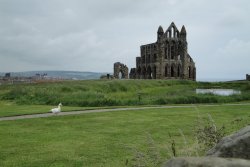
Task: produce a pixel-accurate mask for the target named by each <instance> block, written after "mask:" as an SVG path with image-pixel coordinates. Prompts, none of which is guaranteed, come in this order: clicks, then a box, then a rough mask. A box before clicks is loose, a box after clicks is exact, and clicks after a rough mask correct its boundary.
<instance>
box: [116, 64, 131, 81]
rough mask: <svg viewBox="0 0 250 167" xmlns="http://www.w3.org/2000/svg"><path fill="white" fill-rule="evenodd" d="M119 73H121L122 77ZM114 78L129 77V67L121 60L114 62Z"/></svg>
mask: <svg viewBox="0 0 250 167" xmlns="http://www.w3.org/2000/svg"><path fill="white" fill-rule="evenodd" d="M119 74H120V75H121V76H120V77H119ZM114 78H115V79H128V67H127V66H126V65H124V64H122V63H120V62H116V63H115V64H114Z"/></svg>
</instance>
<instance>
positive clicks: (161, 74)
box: [129, 22, 196, 80]
mask: <svg viewBox="0 0 250 167" xmlns="http://www.w3.org/2000/svg"><path fill="white" fill-rule="evenodd" d="M186 37H187V32H186V29H185V27H184V26H182V28H181V31H179V30H178V29H177V27H176V26H175V24H174V23H173V22H172V23H171V24H170V26H169V27H168V29H167V30H166V31H165V32H164V31H163V28H162V27H161V26H159V28H158V31H157V41H156V42H155V43H151V44H146V45H142V46H141V47H140V52H141V55H140V57H136V68H132V69H131V70H130V74H129V76H130V79H186V80H196V68H195V63H194V61H193V59H192V58H191V56H190V55H189V54H188V43H187V39H186Z"/></svg>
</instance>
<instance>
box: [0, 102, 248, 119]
mask: <svg viewBox="0 0 250 167" xmlns="http://www.w3.org/2000/svg"><path fill="white" fill-rule="evenodd" d="M223 105H224V106H237V105H250V103H239V104H203V105H202V104H200V105H182V106H180V105H172V106H150V107H133V108H131V107H130V108H112V109H95V110H84V111H68V112H60V113H57V114H53V113H44V114H30V115H20V116H9V117H2V118H1V117H0V121H10V120H19V119H30V118H43V117H53V116H66V115H79V114H87V113H98V112H111V111H131V110H146V109H160V108H193V107H196V106H223Z"/></svg>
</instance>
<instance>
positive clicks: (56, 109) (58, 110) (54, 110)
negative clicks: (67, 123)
mask: <svg viewBox="0 0 250 167" xmlns="http://www.w3.org/2000/svg"><path fill="white" fill-rule="evenodd" d="M61 106H62V103H59V104H58V107H57V108H53V109H51V110H50V111H51V112H52V113H54V114H57V113H59V112H61Z"/></svg>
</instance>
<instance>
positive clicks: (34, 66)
mask: <svg viewBox="0 0 250 167" xmlns="http://www.w3.org/2000/svg"><path fill="white" fill-rule="evenodd" d="M249 10H250V2H249V1H247V0H239V1H231V0H229V1H228V0H221V1H215V0H211V1H207V0H199V1H196V0H159V1H157V2H156V1H153V0H126V1H118V0H102V1H100V0H72V1H65V0H44V1H40V0H22V1H20V0H2V1H0V36H1V37H0V71H22V70H60V69H61V70H80V71H107V72H112V67H113V63H114V62H116V61H121V62H123V63H126V64H127V65H128V66H129V67H134V66H135V57H136V56H139V54H140V53H139V51H140V50H139V47H140V45H142V44H146V43H151V42H155V41H156V31H157V28H158V26H159V25H162V26H163V27H164V29H165V30H166V28H167V27H168V26H169V24H170V23H171V22H172V21H174V22H175V23H176V25H177V26H178V28H179V29H180V28H181V26H182V25H183V24H184V25H185V26H186V29H187V32H188V42H189V53H190V54H191V56H192V57H193V58H194V60H195V62H196V64H197V67H198V68H197V73H198V76H197V78H198V79H199V78H212V77H218V78H223V76H224V77H228V75H227V74H226V73H224V72H223V70H224V69H227V68H228V65H229V64H230V63H233V62H234V60H235V54H237V52H233V50H230V49H228V48H227V47H228V46H230V47H231V48H235V49H240V50H241V51H242V52H241V56H243V55H246V53H245V52H248V51H249V47H250V46H249V45H248V41H249V39H250V34H249V33H248V29H249V28H250V23H249V22H248V21H247V20H249V19H250V18H249V17H250V16H249V15H248V13H249V12H248V11H249ZM232 41H234V46H235V47H233V45H232ZM236 41H237V42H238V43H241V47H240V46H239V47H238V48H237V47H236V46H237V45H236V44H237V42H236ZM222 50H224V52H223V51H222ZM243 52H244V54H243ZM218 57H219V58H218ZM217 59H220V61H225V63H223V64H219V63H214V61H215V60H217ZM242 59H243V58H242ZM244 59H245V60H248V59H247V58H246V57H244ZM5 61H11V62H12V63H13V64H15V66H13V67H8V66H5V63H4V62H5ZM207 62H211V63H212V64H213V69H219V68H220V69H223V70H222V71H221V72H218V71H217V72H216V73H215V72H212V71H213V70H211V65H209V64H208V63H207ZM235 68H236V69H237V71H238V72H237V73H235V74H234V78H236V77H240V73H242V74H243V75H244V74H245V73H249V72H250V69H249V67H248V66H247V67H246V64H245V61H244V60H241V59H239V60H238V62H237V65H236V66H235ZM224 71H225V70H224ZM234 71H235V70H233V69H227V72H228V73H230V72H231V73H233V72H234ZM204 76H205V77H204Z"/></svg>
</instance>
